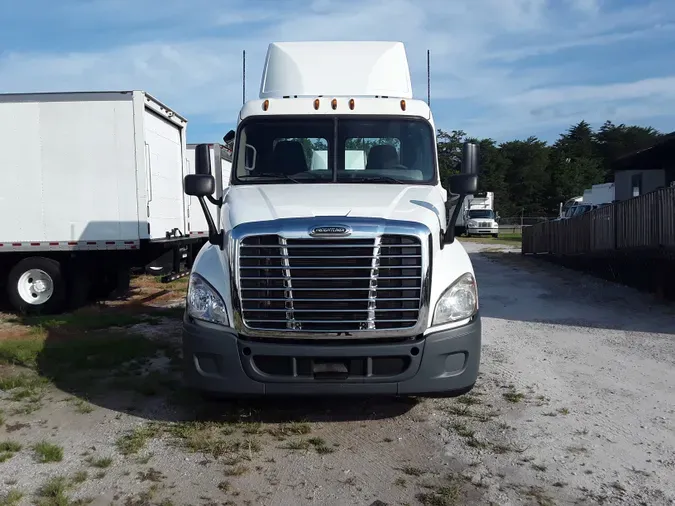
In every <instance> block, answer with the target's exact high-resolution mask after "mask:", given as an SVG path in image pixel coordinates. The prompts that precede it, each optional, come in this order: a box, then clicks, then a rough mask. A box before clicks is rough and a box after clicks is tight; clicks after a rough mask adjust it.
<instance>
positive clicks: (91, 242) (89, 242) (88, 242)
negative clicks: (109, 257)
mask: <svg viewBox="0 0 675 506" xmlns="http://www.w3.org/2000/svg"><path fill="white" fill-rule="evenodd" d="M87 244H96V241H87Z"/></svg>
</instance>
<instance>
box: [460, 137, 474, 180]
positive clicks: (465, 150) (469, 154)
mask: <svg viewBox="0 0 675 506" xmlns="http://www.w3.org/2000/svg"><path fill="white" fill-rule="evenodd" d="M461 170H462V174H478V144H474V143H473V142H465V143H464V146H463V147H462V169H461ZM474 191H475V190H474ZM467 193H472V192H467Z"/></svg>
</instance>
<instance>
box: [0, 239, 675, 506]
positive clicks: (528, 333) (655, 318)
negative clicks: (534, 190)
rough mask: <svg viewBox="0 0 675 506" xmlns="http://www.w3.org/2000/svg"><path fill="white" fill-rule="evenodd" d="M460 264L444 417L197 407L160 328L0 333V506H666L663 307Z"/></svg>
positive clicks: (417, 404)
mask: <svg viewBox="0 0 675 506" xmlns="http://www.w3.org/2000/svg"><path fill="white" fill-rule="evenodd" d="M466 248H467V250H468V251H469V252H470V253H471V254H472V257H473V260H474V265H475V268H476V272H477V276H478V282H479V290H480V304H481V312H482V315H483V319H484V320H483V322H484V323H483V325H484V347H483V359H482V373H481V376H480V379H479V384H478V385H477V387H476V388H475V389H474V391H473V392H472V393H471V394H470V395H467V396H464V397H461V398H458V399H454V400H444V399H428V400H423V401H415V400H389V399H377V400H373V399H360V400H339V399H319V400H304V401H303V400H301V401H292V402H291V401H275V402H271V401H260V402H240V403H237V404H225V403H205V402H203V401H201V400H200V399H196V398H194V396H192V395H190V393H189V392H185V391H184V390H183V389H182V387H181V385H180V381H179V380H180V360H179V357H178V356H177V344H178V343H179V335H180V334H179V328H180V326H179V320H178V319H177V317H176V315H175V313H173V314H172V313H171V312H167V311H165V310H161V311H156V308H150V307H146V308H145V309H144V310H143V311H140V312H139V311H138V308H136V310H135V313H134V315H133V317H132V316H130V315H125V317H124V318H123V319H122V320H121V321H120V320H116V319H115V318H110V317H109V311H110V308H104V309H102V310H101V311H102V312H101V313H99V315H100V314H104V315H108V316H106V318H108V320H107V322H108V323H107V324H106V325H101V324H96V325H93V324H91V321H92V317H91V315H89V316H88V317H87V318H89V319H88V320H86V322H85V323H86V324H85V323H82V316H78V317H77V318H76V317H72V318H70V319H67V322H66V323H60V324H58V325H57V324H55V323H54V322H49V321H41V322H37V323H36V322H19V323H17V322H12V321H10V320H11V319H10V318H6V319H5V323H4V324H2V325H0V337H1V336H2V333H3V332H4V333H5V334H4V335H5V336H6V338H5V340H4V341H0V363H5V365H4V366H0V372H1V373H2V375H1V376H0V390H3V391H0V408H1V409H2V411H3V414H2V416H0V419H2V422H3V423H0V425H2V427H0V462H1V463H0V477H1V478H2V481H1V482H0V505H5V504H7V505H9V504H31V503H33V502H35V501H41V502H42V503H43V504H68V503H70V504H73V503H74V501H78V500H79V501H82V502H84V501H91V503H92V504H106V505H107V504H110V503H115V504H125V505H126V506H137V505H138V506H140V505H146V504H156V505H163V506H171V505H178V504H190V505H216V504H217V505H246V504H256V505H257V504H261V505H270V506H277V505H294V506H295V505H321V506H324V505H325V506H332V505H335V506H338V505H339V506H343V505H355V506H370V505H373V506H382V505H391V506H393V505H405V504H409V505H418V504H422V505H430V506H447V505H455V504H498V505H508V504H539V505H553V504H629V505H632V504H636V505H637V504H647V505H660V504H675V482H674V481H673V480H672V476H675V388H674V387H675V368H674V367H673V363H674V362H675V337H674V336H675V313H674V312H673V311H672V309H669V308H668V307H663V306H659V305H658V304H656V303H651V304H650V302H649V300H650V299H649V298H648V297H647V296H644V295H640V294H638V293H637V292H635V291H633V290H631V289H627V288H623V287H618V286H616V285H612V284H609V283H605V282H602V281H596V280H593V279H592V278H589V277H587V276H582V275H580V274H578V273H576V272H573V271H567V270H563V269H560V268H558V267H556V266H553V265H550V264H546V263H542V261H538V260H534V259H528V258H524V257H522V256H521V255H520V254H517V253H515V254H514V253H504V252H497V251H494V250H495V247H494V245H491V246H486V245H481V244H475V243H467V244H466ZM176 293H177V295H176V299H177V300H179V299H180V291H179V290H177V291H176ZM166 297H167V296H166V294H163V298H164V302H165V303H166V302H167V300H166ZM147 299H148V297H145V296H144V297H143V300H147ZM168 302H170V301H168ZM78 318H79V319H78ZM94 320H95V319H94ZM87 322H88V323H87ZM76 323H77V325H76ZM69 325H70V326H72V327H73V329H74V330H68V329H69V328H70V327H69ZM26 329H28V330H26ZM36 329H37V330H36ZM24 331H25V332H24ZM22 332H24V333H23V334H22ZM77 332H80V333H86V336H85V337H86V339H85V340H82V339H74V340H73V339H71V340H69V339H67V338H68V337H69V336H70V337H71V338H72V335H73V334H74V333H77ZM17 336H19V337H20V340H15V339H16V337H17ZM36 336H37V337H36ZM79 337H81V336H79ZM40 342H42V343H43V344H42V345H39V343H40ZM26 343H29V344H26ZM36 343H38V344H36ZM73 343H76V344H75V345H74V344H73ZM7 364H13V365H7ZM35 372H37V373H39V375H36V374H35ZM3 494H4V497H5V499H6V502H2V498H3ZM7 494H11V495H9V496H8V495H7ZM13 499H14V502H12V500H13ZM69 501H70V502H69Z"/></svg>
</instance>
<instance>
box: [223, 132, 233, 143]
mask: <svg viewBox="0 0 675 506" xmlns="http://www.w3.org/2000/svg"><path fill="white" fill-rule="evenodd" d="M232 139H234V130H230V131H229V132H227V133H226V134H225V135H224V136H223V142H224V143H225V144H227V143H228V142H230V141H231V140H232Z"/></svg>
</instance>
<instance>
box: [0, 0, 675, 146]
mask: <svg viewBox="0 0 675 506" xmlns="http://www.w3.org/2000/svg"><path fill="white" fill-rule="evenodd" d="M610 4H612V2H609V1H608V0H604V1H601V0H567V1H566V2H565V3H564V4H563V3H561V2H559V1H558V0H453V1H452V2H449V1H447V0H425V1H420V0H416V1H413V0H359V1H357V0H341V1H339V0H312V1H301V0H284V1H283V2H276V1H275V2H271V1H259V2H250V1H249V2H245V3H244V2H227V3H225V2H219V1H217V0H193V1H192V2H190V3H188V2H184V1H183V0H163V1H160V0H144V1H143V2H139V1H138V0H94V1H90V2H88V3H87V4H82V3H80V2H71V3H68V2H67V1H65V0H64V3H63V4H58V5H59V6H60V7H58V8H57V9H60V12H61V14H62V15H68V16H71V17H72V18H73V19H76V20H77V23H80V24H81V25H82V26H96V23H97V22H101V20H104V21H105V23H106V24H107V25H108V26H115V27H117V28H118V30H119V31H120V32H119V33H120V34H124V33H125V32H127V33H128V32H130V31H133V33H134V38H133V39H128V40H136V41H138V40H145V39H144V38H143V34H144V33H151V34H152V38H151V39H150V40H145V41H144V42H139V43H128V42H127V43H125V42H124V41H125V38H124V35H119V36H117V37H116V39H115V40H114V41H111V46H110V47H108V48H106V49H103V50H97V51H86V50H85V49H82V50H80V51H73V52H70V53H53V52H50V51H49V48H45V51H44V52H39V53H35V52H32V53H29V52H21V51H11V48H9V51H6V52H5V53H4V54H3V53H0V91H6V92H21V91H56V90H91V89H101V90H102V89H146V90H147V91H149V92H151V93H152V94H154V95H155V96H157V98H159V99H160V100H162V101H164V102H166V103H167V104H168V105H170V106H172V107H174V108H175V109H176V110H177V111H179V112H180V113H182V114H184V115H186V116H188V118H190V119H191V118H193V117H196V118H199V120H200V121H210V122H219V123H229V124H232V123H234V120H235V118H236V114H237V110H238V108H239V107H240V105H241V51H242V49H246V53H247V62H248V68H247V76H248V79H247V95H248V97H249V98H252V97H254V96H256V95H257V93H258V86H259V77H260V71H261V68H262V62H263V58H264V54H265V51H266V49H267V44H268V43H269V42H271V41H274V40H329V39H347V40H362V39H370V40H373V39H386V40H403V41H404V42H405V43H406V47H407V51H408V58H409V61H410V64H411V70H412V72H413V84H414V86H415V89H416V93H417V95H418V96H420V97H424V96H425V95H426V75H425V72H426V49H427V48H431V50H432V100H433V104H432V105H433V106H434V107H438V109H435V116H436V119H437V122H438V124H439V126H440V127H443V128H444V129H453V128H461V129H464V130H466V131H470V132H471V133H472V134H474V135H481V136H483V135H495V136H499V135H510V133H511V132H513V133H514V134H515V133H518V134H520V133H521V132H524V131H529V132H532V133H536V130H537V128H539V127H542V126H550V125H553V126H556V125H560V126H561V128H565V126H566V125H567V124H569V123H570V122H575V121H578V119H580V116H584V117H587V118H588V117H591V116H603V119H606V118H608V117H609V116H608V115H607V113H608V112H612V111H614V113H615V114H617V115H618V114H622V115H624V116H623V117H622V118H620V120H621V121H632V120H638V119H648V118H649V117H650V115H651V114H652V113H654V112H658V111H657V110H658V109H659V108H658V107H656V105H655V104H656V102H658V101H661V104H662V105H661V110H663V108H664V107H668V106H670V107H671V110H672V107H673V106H674V105H675V103H674V102H673V100H674V98H675V97H673V93H672V92H669V91H668V89H667V88H668V87H670V89H675V86H673V84H675V83H674V82H673V80H674V79H675V72H672V71H671V73H672V74H673V76H672V77H668V76H667V75H665V76H664V75H663V72H667V71H668V68H667V67H665V64H666V62H664V67H663V68H662V69H660V71H661V74H659V75H658V76H656V75H655V76H641V77H640V78H638V79H634V82H622V83H617V84H612V83H610V84H602V85H597V84H596V85H593V86H589V85H587V84H586V82H585V81H584V73H583V72H584V68H589V69H593V70H595V69H596V68H597V67H598V66H602V65H603V64H605V65H607V66H608V68H610V69H612V68H616V67H615V65H611V64H610V63H611V62H590V65H591V66H590V67H584V64H585V62H582V61H575V62H567V63H565V64H564V65H563V64H561V63H558V62H556V61H555V59H554V58H555V56H556V55H557V53H559V52H560V51H563V50H567V49H571V48H583V47H611V46H612V45H613V44H617V43H621V42H625V41H627V40H630V41H632V42H639V41H640V40H643V39H653V38H655V37H669V38H671V39H672V34H673V27H675V24H674V23H673V22H674V21H675V7H674V5H675V2H671V1H670V0H659V1H656V0H655V1H653V2H651V3H647V4H642V5H640V6H636V5H635V4H633V5H629V6H628V7H627V8H625V9H623V10H619V11H616V10H610V9H609V6H610ZM75 6H77V7H75ZM658 24H660V25H661V26H660V29H655V28H654V27H655V26H656V25H658ZM147 27H151V28H152V31H151V32H144V30H145V29H146V28H147ZM1 29H2V25H1V21H0V30H1ZM83 43H84V42H83ZM112 44H114V45H112ZM83 47H84V46H83ZM542 56H546V57H547V58H548V59H549V60H550V61H547V62H544V63H542V62H541V61H539V62H538V63H537V64H536V65H535V64H529V63H528V62H529V59H531V58H532V57H540V59H541V57H542ZM629 63H630V62H629V61H627V62H626V64H629ZM575 72H576V74H574V73H575ZM570 75H575V77H576V79H575V82H576V83H578V84H577V85H575V86H561V85H560V82H570ZM561 80H562V81H561ZM622 81H626V79H625V77H624V78H622ZM448 101H450V102H448ZM626 101H631V104H626V103H625V102H626ZM640 104H644V111H647V112H645V113H643V112H641V109H640ZM471 105H473V106H474V109H472V108H471ZM474 110H475V112H473V111H474ZM574 115H577V116H576V117H572V116H574ZM579 115H580V116H579ZM193 123H194V121H193Z"/></svg>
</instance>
